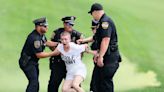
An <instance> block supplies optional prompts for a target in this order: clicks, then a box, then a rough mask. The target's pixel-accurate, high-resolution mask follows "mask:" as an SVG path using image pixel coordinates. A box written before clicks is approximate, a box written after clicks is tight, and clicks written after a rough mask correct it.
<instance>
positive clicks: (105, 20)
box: [95, 14, 117, 54]
mask: <svg viewBox="0 0 164 92" xmlns="http://www.w3.org/2000/svg"><path fill="white" fill-rule="evenodd" d="M104 37H109V38H110V43H109V47H108V50H107V52H108V51H110V46H111V45H113V44H117V33H116V28H115V25H114V22H113V21H112V20H111V19H110V18H109V17H108V16H107V15H106V14H104V15H103V16H102V17H101V19H100V20H99V25H98V28H97V31H96V34H95V39H96V41H97V47H98V49H100V45H101V41H102V39H103V38H104ZM107 52H106V54H107Z"/></svg>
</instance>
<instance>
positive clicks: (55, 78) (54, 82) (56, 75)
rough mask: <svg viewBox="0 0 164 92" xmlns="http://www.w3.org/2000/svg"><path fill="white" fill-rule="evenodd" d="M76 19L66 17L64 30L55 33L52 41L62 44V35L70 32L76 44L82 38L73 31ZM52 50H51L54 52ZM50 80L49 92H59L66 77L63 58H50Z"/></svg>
mask: <svg viewBox="0 0 164 92" xmlns="http://www.w3.org/2000/svg"><path fill="white" fill-rule="evenodd" d="M75 19H76V17H74V16H66V17H63V18H62V19H61V20H62V21H63V25H64V28H58V29H56V30H55V31H54V32H53V35H52V37H51V41H54V42H60V34H61V33H62V32H64V31H67V32H70V34H71V40H72V42H76V40H78V39H80V38H81V37H82V35H81V33H79V32H78V31H76V30H74V29H73V26H74V20H75ZM54 49H55V47H54V48H51V50H54ZM50 70H51V75H50V80H49V84H48V92H58V88H59V85H60V84H61V82H62V80H63V79H64V78H65V76H66V66H65V64H64V61H62V59H61V56H60V55H59V56H53V57H51V58H50Z"/></svg>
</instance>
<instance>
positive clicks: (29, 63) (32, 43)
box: [19, 17, 57, 92]
mask: <svg viewBox="0 0 164 92" xmlns="http://www.w3.org/2000/svg"><path fill="white" fill-rule="evenodd" d="M33 23H34V24H35V29H34V30H33V31H32V32H31V33H30V34H29V35H28V37H27V39H26V42H25V44H24V47H23V49H22V52H21V56H20V59H19V65H20V68H21V69H22V70H23V72H24V73H25V75H26V77H27V79H28V81H29V83H28V86H27V89H26V92H38V91H39V81H38V76H39V68H38V61H39V58H45V57H50V56H52V55H53V53H52V52H50V53H48V52H47V53H46V52H43V50H44V48H45V45H48V46H55V45H57V43H55V42H51V41H48V42H47V40H46V37H45V35H44V34H45V33H46V32H47V26H48V23H47V20H46V18H45V17H43V18H39V19H36V20H34V21H33Z"/></svg>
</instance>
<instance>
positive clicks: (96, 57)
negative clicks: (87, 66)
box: [93, 53, 99, 63]
mask: <svg viewBox="0 0 164 92" xmlns="http://www.w3.org/2000/svg"><path fill="white" fill-rule="evenodd" d="M98 57H99V54H98V53H96V54H95V55H94V57H93V61H94V62H95V63H97V60H98Z"/></svg>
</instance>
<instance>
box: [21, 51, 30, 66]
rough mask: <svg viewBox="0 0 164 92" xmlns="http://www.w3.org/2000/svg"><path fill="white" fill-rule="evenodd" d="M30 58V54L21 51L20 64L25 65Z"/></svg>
mask: <svg viewBox="0 0 164 92" xmlns="http://www.w3.org/2000/svg"><path fill="white" fill-rule="evenodd" d="M30 59H31V56H28V55H27V54H26V53H23V54H22V56H21V58H20V62H21V65H22V66H23V67H26V66H27V64H28V63H29V61H30Z"/></svg>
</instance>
